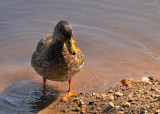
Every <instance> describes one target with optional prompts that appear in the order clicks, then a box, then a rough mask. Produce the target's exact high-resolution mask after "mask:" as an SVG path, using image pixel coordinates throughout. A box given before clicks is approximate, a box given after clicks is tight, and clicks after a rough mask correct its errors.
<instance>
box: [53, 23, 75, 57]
mask: <svg viewBox="0 0 160 114" xmlns="http://www.w3.org/2000/svg"><path fill="white" fill-rule="evenodd" d="M53 36H54V39H55V40H57V41H60V42H64V43H65V44H66V46H67V49H68V51H69V53H70V54H72V55H76V53H77V50H76V48H75V46H74V43H73V31H72V26H71V25H70V24H69V23H68V22H67V21H60V22H59V23H57V25H56V27H55V29H54V32H53Z"/></svg>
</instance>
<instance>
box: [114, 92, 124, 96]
mask: <svg viewBox="0 0 160 114" xmlns="http://www.w3.org/2000/svg"><path fill="white" fill-rule="evenodd" d="M114 96H117V97H121V96H123V93H120V92H116V93H115V94H114Z"/></svg>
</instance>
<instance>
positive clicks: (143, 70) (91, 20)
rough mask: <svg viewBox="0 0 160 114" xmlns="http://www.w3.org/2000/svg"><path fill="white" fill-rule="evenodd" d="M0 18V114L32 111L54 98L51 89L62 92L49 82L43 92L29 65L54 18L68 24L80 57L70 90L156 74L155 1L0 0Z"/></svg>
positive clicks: (158, 8)
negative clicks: (82, 65) (83, 58)
mask: <svg viewBox="0 0 160 114" xmlns="http://www.w3.org/2000/svg"><path fill="white" fill-rule="evenodd" d="M0 14H1V17H0V84H1V86H0V92H1V93H0V107H1V109H0V110H1V113H2V112H3V113H6V112H7V111H8V113H10V112H12V113H13V112H15V113H16V112H22V113H25V112H26V113H27V112H30V113H32V112H33V113H34V112H38V111H40V110H42V109H43V108H45V107H46V106H48V105H49V104H50V103H51V102H48V100H50V98H52V97H54V98H53V99H52V100H51V101H52V102H53V101H54V100H56V97H57V96H56V95H57V94H58V93H56V91H64V90H67V89H68V83H67V82H63V83H61V82H51V81H49V82H48V86H49V87H50V88H51V90H50V89H49V90H48V91H49V94H47V95H46V94H44V93H43V91H42V80H41V77H40V76H39V75H38V74H37V73H35V71H34V70H33V69H32V67H31V65H30V60H31V56H32V53H33V52H34V51H35V49H36V46H37V43H38V41H39V40H40V39H41V38H42V37H44V36H46V35H47V34H49V33H52V31H53V29H54V26H55V25H56V23H57V22H58V21H60V20H67V21H69V22H70V23H71V25H72V26H73V31H74V39H75V40H76V41H77V43H78V46H79V48H80V49H81V50H82V51H83V53H84V55H85V65H84V67H83V68H82V70H81V72H79V73H78V74H77V75H76V76H75V77H74V78H73V84H72V85H73V90H74V91H75V92H77V93H79V92H90V91H98V90H104V89H106V88H108V87H109V86H111V85H115V84H117V83H118V82H119V80H120V79H122V78H127V79H132V80H137V79H141V78H142V77H143V76H154V77H157V78H158V77H159V75H160V58H159V56H160V48H159V47H160V32H159V31H160V24H159V22H160V2H158V0H97V1H95V0H57V1H55V0H45V1H44V0H1V4H0ZM35 93H39V94H35ZM17 99H18V100H17ZM42 101H43V102H45V101H46V103H43V102H42ZM37 102H38V103H37ZM42 104H43V105H42ZM39 106H42V107H39Z"/></svg>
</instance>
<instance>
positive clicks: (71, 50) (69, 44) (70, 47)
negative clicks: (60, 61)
mask: <svg viewBox="0 0 160 114" xmlns="http://www.w3.org/2000/svg"><path fill="white" fill-rule="evenodd" d="M65 44H66V46H67V49H68V51H69V53H70V54H72V55H76V53H77V49H76V48H75V46H74V43H73V39H72V37H71V38H70V39H69V38H67V40H66V41H65Z"/></svg>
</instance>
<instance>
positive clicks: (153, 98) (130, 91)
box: [38, 77, 160, 114]
mask: <svg viewBox="0 0 160 114" xmlns="http://www.w3.org/2000/svg"><path fill="white" fill-rule="evenodd" d="M61 98H62V96H59V98H58V99H57V100H56V101H55V102H54V103H52V104H51V105H49V106H48V107H47V108H45V109H44V110H42V111H40V112H39V113H38V114H48V113H67V114H72V113H75V114H77V113H82V114H85V113H86V114H87V113H90V114H99V113H108V114H116V113H117V114H129V113H132V114H134V113H135V114H137V113H142V114H144V113H150V114H152V113H153V114H159V113H160V81H159V80H156V79H154V78H152V77H149V78H147V77H145V78H144V79H143V81H134V82H133V81H128V80H127V81H124V83H123V82H122V85H117V86H115V87H112V88H109V89H107V90H105V91H101V92H97V93H80V94H79V95H78V96H76V97H70V98H68V99H64V100H62V99H61Z"/></svg>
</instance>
